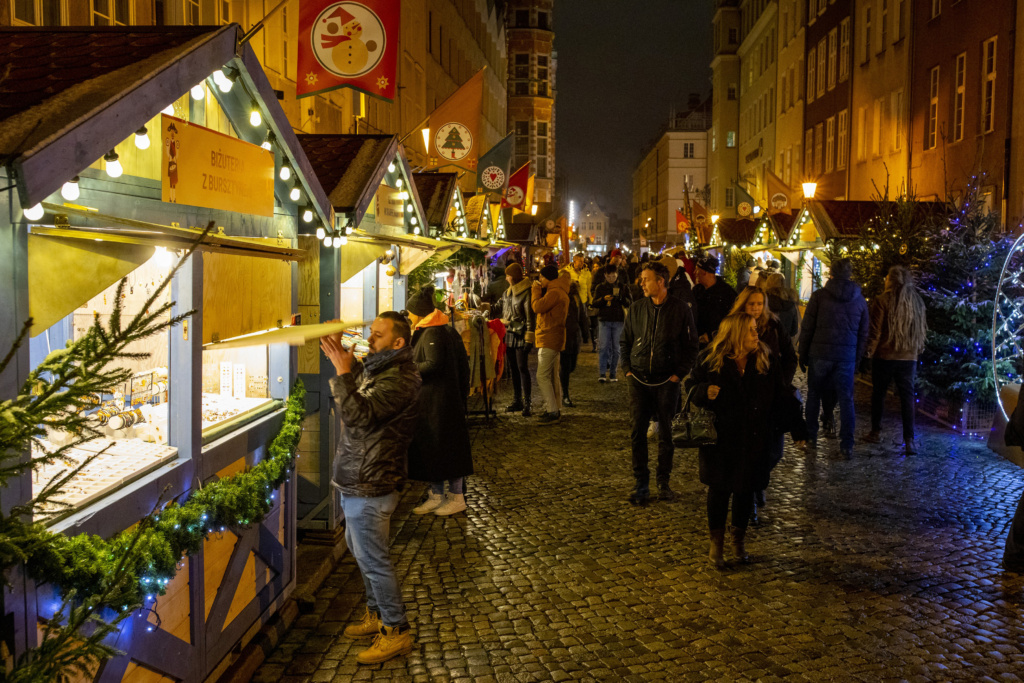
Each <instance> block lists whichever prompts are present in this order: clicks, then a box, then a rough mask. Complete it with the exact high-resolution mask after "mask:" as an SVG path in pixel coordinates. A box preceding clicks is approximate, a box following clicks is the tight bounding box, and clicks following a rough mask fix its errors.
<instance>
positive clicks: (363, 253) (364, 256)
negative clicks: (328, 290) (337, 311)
mask: <svg viewBox="0 0 1024 683" xmlns="http://www.w3.org/2000/svg"><path fill="white" fill-rule="evenodd" d="M390 248H391V245H390V244H388V243H386V242H378V241H376V240H373V239H361V238H352V237H350V238H349V239H348V242H346V243H345V245H344V246H342V248H341V272H340V274H339V275H338V279H339V281H340V282H348V281H349V280H351V279H352V277H354V276H355V275H357V274H359V273H360V272H362V270H363V269H364V268H366V266H368V265H370V264H371V263H373V262H374V261H376V260H377V259H379V258H380V257H381V256H384V254H385V253H387V250H388V249H390Z"/></svg>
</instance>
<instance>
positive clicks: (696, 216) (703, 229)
mask: <svg viewBox="0 0 1024 683" xmlns="http://www.w3.org/2000/svg"><path fill="white" fill-rule="evenodd" d="M690 214H691V215H692V216H693V225H694V227H696V228H697V241H698V242H700V243H701V244H711V236H712V235H713V234H714V232H715V226H714V225H712V223H711V216H710V215H709V214H708V210H707V209H705V208H704V205H703V204H701V203H700V202H698V201H696V200H694V201H691V202H690Z"/></svg>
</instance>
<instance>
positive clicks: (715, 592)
mask: <svg viewBox="0 0 1024 683" xmlns="http://www.w3.org/2000/svg"><path fill="white" fill-rule="evenodd" d="M596 376H597V370H596V354H592V353H589V352H588V353H584V354H581V356H580V365H579V368H578V369H577V371H576V373H575V374H574V377H573V385H574V390H573V398H574V400H575V401H576V404H577V407H576V408H575V409H566V410H563V413H562V414H563V421H562V423H561V424H560V425H558V426H554V427H547V428H544V427H537V426H535V425H534V421H533V420H531V419H524V418H522V417H519V416H518V415H517V416H515V417H512V418H507V417H505V415H504V414H501V415H500V417H499V419H498V421H497V423H496V424H494V425H493V426H491V427H477V428H475V429H474V436H475V441H474V456H475V463H476V470H477V474H476V475H475V476H473V477H471V478H470V479H468V480H467V502H468V504H469V509H468V510H467V511H466V513H464V514H460V515H456V516H454V517H448V518H439V517H436V516H434V515H425V516H422V517H419V516H416V515H413V514H412V513H411V509H412V508H413V507H414V506H415V505H416V504H418V502H419V500H420V498H421V496H422V495H423V491H424V488H423V486H422V485H419V484H418V485H416V486H414V487H412V488H411V489H408V490H407V491H406V493H405V495H404V497H403V500H402V503H401V504H400V506H399V508H398V511H397V512H396V513H395V515H394V517H393V520H392V536H393V538H394V542H393V546H392V556H393V558H394V560H395V562H396V564H397V568H398V574H399V580H400V582H401V584H402V588H403V593H404V597H405V602H406V605H407V606H408V608H409V617H410V621H411V623H412V627H413V633H414V635H415V639H416V649H415V650H414V652H413V654H411V655H409V656H408V657H400V658H397V659H395V660H392V661H390V662H387V663H385V664H383V665H379V666H375V667H364V666H359V665H357V664H356V660H355V655H356V653H357V652H359V651H360V650H362V649H364V648H365V647H366V643H358V642H354V641H349V640H346V639H345V638H343V637H342V636H341V632H342V630H343V628H344V627H345V626H346V625H347V624H348V623H349V622H351V621H352V620H354V619H357V618H359V617H360V616H361V615H362V610H363V605H364V600H363V583H362V580H361V579H360V577H359V573H358V570H357V569H356V566H355V563H354V562H353V561H352V559H351V557H346V558H345V559H344V560H343V561H342V562H341V564H340V565H339V566H338V568H337V570H336V571H335V572H334V573H333V575H332V576H331V577H330V578H329V579H328V581H327V582H326V583H325V584H324V587H323V588H322V589H321V591H320V593H319V594H318V596H317V602H316V609H315V611H314V613H312V614H306V615H303V616H301V617H299V618H298V620H297V621H296V622H295V625H294V626H293V628H292V629H291V631H290V632H289V633H288V634H287V636H286V637H285V639H284V640H283V642H282V644H281V645H280V646H279V647H278V648H277V649H276V650H275V651H274V652H273V653H272V654H271V655H270V656H269V658H268V660H267V661H266V662H265V663H264V664H263V666H262V668H261V670H260V672H259V673H258V675H257V678H256V680H258V681H266V682H270V681H284V682H287V683H298V682H299V681H315V682H325V683H326V682H328V681H330V682H340V681H349V680H380V681H385V680H386V681H448V680H453V681H474V682H479V683H486V682H488V681H501V682H509V683H511V682H512V681H523V682H525V681H562V680H570V679H572V680H591V681H651V680H666V681H704V680H712V681H887V680H909V681H952V680H965V681H989V680H996V681H1019V680H1024V627H1022V624H1021V617H1022V611H1024V610H1022V605H1024V577H1021V576H1018V575H1015V574H1009V573H1004V572H1003V571H1002V569H1001V567H1000V559H1001V557H1002V549H1003V543H1004V540H1005V536H1006V530H1007V527H1008V524H1009V520H1010V516H1011V515H1012V513H1013V509H1014V506H1015V505H1016V501H1017V499H1018V497H1019V495H1020V491H1021V486H1022V483H1024V473H1022V472H1021V470H1020V469H1019V468H1017V467H1016V466H1015V465H1012V464H1010V463H1008V462H1007V461H1005V460H1003V459H1002V458H1000V457H999V456H997V455H995V454H993V453H991V452H990V451H988V450H987V449H986V448H985V445H984V443H983V442H979V441H976V440H975V441H970V440H966V439H963V438H961V437H958V436H955V435H953V434H952V433H951V432H950V431H949V430H947V429H945V428H942V427H939V426H936V425H934V424H933V423H930V422H928V421H927V420H925V419H923V418H920V419H919V433H920V435H921V454H920V455H919V456H914V457H909V458H906V457H904V456H903V455H901V454H897V452H896V449H895V448H894V447H893V446H885V445H883V446H875V447H868V446H865V445H862V444H858V446H857V448H856V449H855V452H854V457H853V459H852V460H850V461H841V460H838V459H836V458H835V457H834V456H835V451H837V450H838V446H837V442H835V441H827V440H824V439H823V440H822V444H821V448H820V449H819V452H818V454H817V455H807V454H804V453H803V452H802V451H798V450H796V449H794V448H792V446H791V445H790V443H789V439H788V437H787V451H786V455H785V457H784V459H783V461H782V463H781V464H780V465H779V467H778V468H777V469H776V470H775V473H774V474H773V479H772V485H771V487H770V489H769V490H768V507H767V508H766V509H765V511H764V515H763V517H764V522H763V524H762V526H761V527H759V528H752V529H751V532H750V534H749V535H748V549H749V550H750V552H751V554H752V556H753V560H754V561H753V563H752V564H750V565H746V566H736V567H730V568H728V569H726V570H725V571H717V570H715V569H713V568H711V567H709V565H708V562H707V527H706V521H705V520H706V516H705V507H704V506H705V488H704V487H703V486H702V485H701V484H700V483H699V482H698V481H697V473H696V471H697V465H696V452H695V451H683V452H678V451H677V454H676V465H675V469H674V472H673V485H674V487H675V488H676V490H677V491H678V492H679V493H680V494H681V496H680V500H679V502H676V503H670V504H669V503H660V502H654V503H652V504H651V505H650V506H648V507H646V508H642V509H636V508H633V507H631V506H630V505H629V504H628V503H627V501H626V497H627V495H628V493H629V491H630V489H631V484H632V477H631V472H630V465H629V452H628V423H627V410H626V408H627V399H626V385H625V383H624V382H619V383H617V384H605V385H600V384H598V383H597V381H596ZM858 392H859V396H858V398H859V403H858V409H859V413H858V420H859V423H858V430H857V432H858V434H861V433H863V431H865V428H866V427H867V424H866V422H867V403H866V399H867V392H866V391H865V388H864V387H859V388H858ZM506 399H507V395H506V396H502V397H500V399H499V404H500V405H501V406H503V405H504V404H505V402H506ZM891 400H892V401H893V405H892V406H891V407H890V409H889V410H888V411H887V416H886V417H887V420H888V421H887V423H886V425H885V429H884V430H883V431H884V441H885V443H886V444H888V442H889V441H890V440H891V439H892V438H894V437H895V436H896V435H897V434H898V429H897V424H896V423H897V421H898V416H897V413H898V411H897V410H896V409H895V399H891ZM654 451H655V449H654V444H653V442H652V444H651V452H652V465H653V462H654V460H655V458H654ZM727 556H728V550H727Z"/></svg>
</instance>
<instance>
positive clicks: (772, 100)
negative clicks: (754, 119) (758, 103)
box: [765, 88, 775, 124]
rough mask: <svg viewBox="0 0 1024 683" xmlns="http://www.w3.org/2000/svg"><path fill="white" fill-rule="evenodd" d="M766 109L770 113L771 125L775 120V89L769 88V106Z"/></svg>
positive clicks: (769, 120)
mask: <svg viewBox="0 0 1024 683" xmlns="http://www.w3.org/2000/svg"><path fill="white" fill-rule="evenodd" d="M765 109H766V110H767V111H768V123H769V124H771V122H772V121H774V120H775V88H768V106H766V107H765Z"/></svg>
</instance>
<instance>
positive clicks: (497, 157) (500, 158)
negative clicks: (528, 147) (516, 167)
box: [476, 134, 516, 197]
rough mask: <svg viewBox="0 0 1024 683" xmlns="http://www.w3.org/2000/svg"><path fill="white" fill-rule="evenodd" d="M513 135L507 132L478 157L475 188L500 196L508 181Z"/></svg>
mask: <svg viewBox="0 0 1024 683" xmlns="http://www.w3.org/2000/svg"><path fill="white" fill-rule="evenodd" d="M515 146H516V143H515V136H513V135H512V134H509V135H507V136H505V138H504V139H503V140H502V141H501V142H499V143H498V144H496V145H495V146H494V147H491V149H490V150H488V152H487V154H484V155H483V156H482V157H480V164H479V167H480V170H479V171H478V172H477V175H476V186H477V189H483V191H484V192H487V193H492V192H493V193H494V194H496V195H498V196H499V197H500V196H501V194H502V192H503V191H504V189H505V184H506V183H507V182H508V173H509V170H510V169H509V167H510V166H511V165H512V156H513V154H514V152H515Z"/></svg>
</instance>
